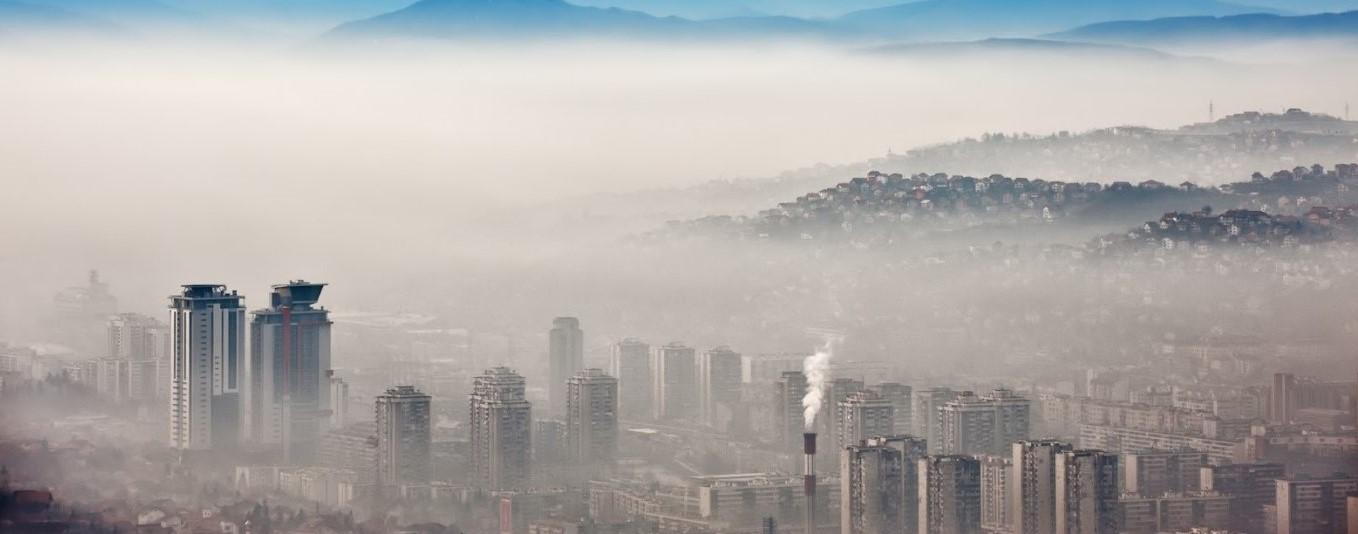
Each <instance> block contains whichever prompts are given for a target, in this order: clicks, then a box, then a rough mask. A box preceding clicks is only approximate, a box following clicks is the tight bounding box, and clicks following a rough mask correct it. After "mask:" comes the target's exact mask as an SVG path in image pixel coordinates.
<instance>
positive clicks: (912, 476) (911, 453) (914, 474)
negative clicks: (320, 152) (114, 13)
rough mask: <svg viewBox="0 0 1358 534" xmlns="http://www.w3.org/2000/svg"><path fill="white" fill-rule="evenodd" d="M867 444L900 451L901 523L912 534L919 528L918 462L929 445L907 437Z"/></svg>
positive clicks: (915, 438)
mask: <svg viewBox="0 0 1358 534" xmlns="http://www.w3.org/2000/svg"><path fill="white" fill-rule="evenodd" d="M868 444H870V445H871V444H880V445H886V446H888V447H891V448H894V449H896V450H898V451H901V455H902V462H901V466H902V469H903V470H904V474H903V475H902V478H903V480H904V483H905V489H904V490H902V492H901V494H902V495H903V498H902V499H903V502H904V504H903V505H902V507H901V510H902V512H901V514H902V516H903V519H902V522H903V523H904V524H905V532H914V531H915V529H917V528H919V513H920V512H919V488H920V485H919V479H920V470H919V466H920V463H919V461H920V460H921V459H923V458H924V457H926V456H928V455H929V444H928V443H926V442H925V441H924V438H917V437H914V436H909V435H903V434H902V435H895V436H888V437H886V438H869V441H868Z"/></svg>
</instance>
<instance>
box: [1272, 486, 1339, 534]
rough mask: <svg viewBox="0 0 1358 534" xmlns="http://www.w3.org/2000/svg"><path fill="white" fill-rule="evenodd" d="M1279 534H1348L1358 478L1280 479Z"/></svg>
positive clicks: (1276, 509)
mask: <svg viewBox="0 0 1358 534" xmlns="http://www.w3.org/2000/svg"><path fill="white" fill-rule="evenodd" d="M1276 484H1277V496H1276V500H1275V504H1274V506H1275V507H1276V508H1275V520H1276V522H1277V523H1276V527H1275V530H1274V533H1275V534H1342V533H1344V532H1346V531H1347V529H1348V524H1349V518H1348V500H1347V498H1348V496H1349V495H1354V494H1358V477H1354V476H1348V475H1336V476H1332V477H1324V478H1284V479H1278V480H1277V481H1276Z"/></svg>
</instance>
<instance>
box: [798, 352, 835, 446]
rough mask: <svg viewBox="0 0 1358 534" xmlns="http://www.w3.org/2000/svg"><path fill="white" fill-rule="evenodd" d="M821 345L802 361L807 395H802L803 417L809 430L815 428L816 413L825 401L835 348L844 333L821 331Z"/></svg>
mask: <svg viewBox="0 0 1358 534" xmlns="http://www.w3.org/2000/svg"><path fill="white" fill-rule="evenodd" d="M820 336H821V340H822V343H821V346H820V348H818V349H816V352H815V354H812V355H810V356H807V357H806V359H805V360H803V361H802V373H803V374H805V375H806V396H804V397H802V419H803V421H804V424H805V425H806V429H807V430H814V428H815V424H816V415H817V414H819V413H820V409H821V405H822V404H824V403H825V384H826V382H828V381H829V380H830V360H831V359H833V358H834V357H835V349H836V348H837V347H838V346H839V343H840V341H843V339H844V336H843V335H842V334H838V333H833V332H821V333H820Z"/></svg>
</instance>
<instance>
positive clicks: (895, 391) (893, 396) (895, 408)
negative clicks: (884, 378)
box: [875, 382, 915, 434]
mask: <svg viewBox="0 0 1358 534" xmlns="http://www.w3.org/2000/svg"><path fill="white" fill-rule="evenodd" d="M875 389H876V390H877V394H878V395H881V396H882V398H883V399H886V400H887V401H889V402H890V403H891V407H892V412H891V413H892V414H894V415H893V417H894V419H895V421H894V422H893V423H892V431H891V433H892V434H910V433H912V432H914V431H915V427H914V425H912V424H911V416H912V415H913V414H912V413H911V408H910V405H911V402H910V401H911V397H912V392H911V389H910V386H907V385H905V384H899V383H896V382H883V383H881V384H877V387H876V388H875Z"/></svg>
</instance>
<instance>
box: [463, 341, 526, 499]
mask: <svg viewBox="0 0 1358 534" xmlns="http://www.w3.org/2000/svg"><path fill="white" fill-rule="evenodd" d="M525 387H526V383H525V381H524V379H523V377H522V376H520V375H519V374H518V373H516V372H514V371H513V370H512V369H509V368H507V367H496V368H493V369H487V370H486V372H485V373H484V374H482V375H481V376H478V377H476V378H475V380H473V382H472V394H471V417H470V418H469V419H470V421H471V463H472V469H473V476H474V481H475V483H476V485H477V486H478V487H481V488H484V489H490V490H506V489H516V488H523V487H526V486H527V485H528V482H529V475H530V473H531V472H532V471H531V465H532V455H533V439H532V428H533V415H532V405H531V404H530V403H529V402H528V399H526V398H525V397H524V390H525Z"/></svg>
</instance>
